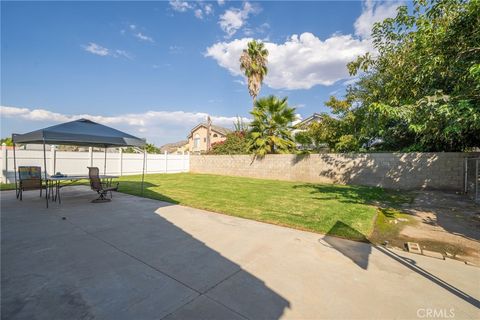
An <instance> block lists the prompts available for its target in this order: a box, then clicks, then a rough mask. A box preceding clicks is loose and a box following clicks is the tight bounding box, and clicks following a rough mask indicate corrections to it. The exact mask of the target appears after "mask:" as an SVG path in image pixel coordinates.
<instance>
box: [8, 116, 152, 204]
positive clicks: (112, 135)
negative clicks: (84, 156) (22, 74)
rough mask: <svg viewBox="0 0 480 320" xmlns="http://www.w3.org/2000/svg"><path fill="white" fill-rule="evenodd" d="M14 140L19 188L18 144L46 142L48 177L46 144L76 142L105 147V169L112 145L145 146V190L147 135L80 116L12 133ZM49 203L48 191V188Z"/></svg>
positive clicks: (78, 144)
mask: <svg viewBox="0 0 480 320" xmlns="http://www.w3.org/2000/svg"><path fill="white" fill-rule="evenodd" d="M12 140H13V164H14V165H13V166H14V170H15V189H17V161H16V155H15V145H16V144H19V143H21V144H27V143H28V144H43V163H44V166H45V168H44V175H45V180H47V153H46V148H45V145H47V144H54V145H74V146H87V147H101V148H105V161H104V167H103V171H104V174H106V171H107V148H112V147H137V148H144V149H143V165H142V194H143V185H144V178H145V160H146V159H145V157H146V154H145V145H146V142H145V140H144V139H140V138H137V137H135V136H132V135H130V134H128V133H125V132H122V131H120V130H117V129H114V128H111V127H108V126H105V125H102V124H99V123H96V122H93V121H91V120H88V119H79V120H75V121H70V122H65V123H62V124H58V125H55V126H51V127H47V128H44V129H40V130H35V131H32V132H28V133H25V134H12ZM45 195H46V196H45V199H46V203H47V207H48V195H47V192H45Z"/></svg>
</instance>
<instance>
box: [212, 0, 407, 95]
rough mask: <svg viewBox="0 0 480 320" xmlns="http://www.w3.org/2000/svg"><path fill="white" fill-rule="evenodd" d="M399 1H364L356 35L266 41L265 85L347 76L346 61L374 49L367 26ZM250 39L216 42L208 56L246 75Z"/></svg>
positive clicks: (293, 85)
mask: <svg viewBox="0 0 480 320" xmlns="http://www.w3.org/2000/svg"><path fill="white" fill-rule="evenodd" d="M399 4H400V3H399V2H394V3H392V2H389V3H372V2H371V1H367V2H365V4H364V8H363V11H362V14H361V15H360V17H359V18H358V19H357V20H356V22H355V35H352V34H348V35H342V34H339V33H335V34H333V35H331V36H330V37H329V38H327V39H325V40H321V39H320V38H318V37H317V36H315V35H314V34H312V33H310V32H304V33H302V34H301V35H296V34H294V35H292V36H291V37H289V38H288V39H287V40H286V41H285V42H283V43H274V42H269V41H265V42H264V43H265V47H266V48H267V49H268V51H269V56H268V75H267V76H266V78H265V81H264V82H265V84H266V85H267V86H269V87H271V88H273V89H290V90H293V89H310V88H312V87H313V86H315V85H325V86H328V85H332V84H334V83H335V82H337V81H339V80H342V79H348V78H349V76H348V71H347V68H346V65H347V63H348V62H350V61H353V60H354V59H355V58H356V57H357V56H359V55H362V54H364V53H366V52H369V51H370V52H372V51H373V50H374V49H373V46H372V42H371V39H370V37H369V33H368V35H367V32H366V30H367V29H366V28H367V25H369V26H371V25H372V24H373V23H374V22H376V21H379V20H382V19H384V18H386V17H391V16H393V15H395V9H396V8H397V7H398V5H399ZM232 21H235V19H232ZM242 25H243V20H242V21H237V22H236V24H230V25H229V26H230V28H233V26H235V28H233V29H228V26H226V27H225V31H226V32H227V34H232V33H235V32H236V31H237V30H238V28H240V27H241V26H242ZM262 26H263V28H264V29H265V30H266V29H268V28H269V26H268V25H262ZM262 26H260V27H262ZM260 27H259V28H260ZM229 32H230V33H229ZM249 32H251V33H253V30H251V29H247V30H246V33H247V34H248V33H249ZM251 40H252V38H251V37H246V38H242V39H235V40H232V41H230V42H228V41H225V42H218V43H215V44H213V45H212V46H210V47H208V48H207V49H206V53H205V56H206V57H211V58H213V59H215V60H216V61H217V63H218V64H219V65H220V66H221V67H223V68H225V69H227V70H228V71H229V72H230V73H231V74H232V75H234V76H243V74H242V72H241V71H240V63H239V59H240V55H241V54H242V51H243V49H244V48H246V46H247V43H248V42H249V41H251Z"/></svg>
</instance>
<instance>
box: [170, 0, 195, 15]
mask: <svg viewBox="0 0 480 320" xmlns="http://www.w3.org/2000/svg"><path fill="white" fill-rule="evenodd" d="M169 3H170V6H171V7H172V9H173V10H175V11H178V12H185V11H187V10H188V9H192V5H191V4H190V3H188V2H187V1H181V0H170V1H169Z"/></svg>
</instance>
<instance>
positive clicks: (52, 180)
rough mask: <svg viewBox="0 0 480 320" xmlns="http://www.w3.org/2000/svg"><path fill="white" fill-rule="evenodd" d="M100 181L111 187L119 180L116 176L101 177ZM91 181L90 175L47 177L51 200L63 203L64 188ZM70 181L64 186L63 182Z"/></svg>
mask: <svg viewBox="0 0 480 320" xmlns="http://www.w3.org/2000/svg"><path fill="white" fill-rule="evenodd" d="M99 177H100V179H102V180H103V181H105V183H106V185H107V186H108V187H110V186H111V185H112V180H113V179H117V178H118V176H115V175H100V176H99ZM83 179H85V180H89V177H88V175H72V176H68V175H65V176H49V177H47V192H48V196H47V197H49V198H51V199H52V200H53V201H57V198H58V203H62V200H61V198H60V189H61V188H63V187H67V186H70V185H72V184H73V183H75V182H76V181H79V180H83ZM66 181H69V183H67V184H62V182H66Z"/></svg>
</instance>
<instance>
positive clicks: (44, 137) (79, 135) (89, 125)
mask: <svg viewBox="0 0 480 320" xmlns="http://www.w3.org/2000/svg"><path fill="white" fill-rule="evenodd" d="M12 138H13V141H14V142H15V143H23V144H25V143H31V144H43V143H46V144H62V145H63V144H65V145H75V146H92V147H93V146H95V147H123V146H132V147H143V146H144V145H145V140H143V139H140V138H137V137H134V136H132V135H130V134H128V133H125V132H122V131H120V130H117V129H114V128H111V127H107V126H104V125H103V124H99V123H96V122H93V121H90V120H88V119H79V120H75V121H70V122H65V123H61V124H57V125H55V126H51V127H47V128H43V129H40V130H36V131H32V132H28V133H25V134H13V135H12Z"/></svg>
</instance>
